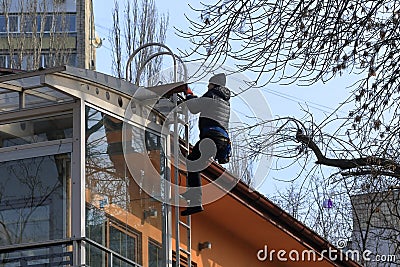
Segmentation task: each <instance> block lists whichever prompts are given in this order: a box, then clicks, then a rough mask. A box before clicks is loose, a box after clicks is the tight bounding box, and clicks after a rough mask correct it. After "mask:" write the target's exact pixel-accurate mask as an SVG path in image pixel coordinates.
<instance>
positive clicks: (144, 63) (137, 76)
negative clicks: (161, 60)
mask: <svg viewBox="0 0 400 267" xmlns="http://www.w3.org/2000/svg"><path fill="white" fill-rule="evenodd" d="M163 55H171V56H173V57H176V58H177V59H178V60H179V62H180V63H181V64H182V66H183V79H184V82H186V81H187V68H186V65H185V64H184V62H183V60H182V59H181V58H180V57H179V56H177V55H176V54H170V52H169V51H164V52H158V53H156V54H153V55H151V56H150V57H149V58H148V59H147V60H146V61H145V62H143V63H142V64H141V66H140V68H139V70H138V71H137V73H136V80H135V84H137V85H139V79H140V76H141V75H142V72H143V70H144V68H145V67H146V65H147V63H149V62H150V61H151V60H152V59H153V58H156V57H158V56H163Z"/></svg>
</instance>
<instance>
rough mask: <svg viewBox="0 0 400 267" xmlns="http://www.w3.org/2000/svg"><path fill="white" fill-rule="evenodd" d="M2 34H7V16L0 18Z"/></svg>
mask: <svg viewBox="0 0 400 267" xmlns="http://www.w3.org/2000/svg"><path fill="white" fill-rule="evenodd" d="M0 32H7V23H6V17H5V16H0Z"/></svg>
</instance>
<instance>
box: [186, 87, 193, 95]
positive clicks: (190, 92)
mask: <svg viewBox="0 0 400 267" xmlns="http://www.w3.org/2000/svg"><path fill="white" fill-rule="evenodd" d="M185 95H186V96H188V95H193V91H192V89H190V87H189V86H188V87H187V88H186V91H185Z"/></svg>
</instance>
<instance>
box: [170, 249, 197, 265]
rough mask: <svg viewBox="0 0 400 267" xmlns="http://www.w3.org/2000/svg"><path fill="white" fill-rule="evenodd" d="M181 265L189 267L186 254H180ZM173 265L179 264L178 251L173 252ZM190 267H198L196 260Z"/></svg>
mask: <svg viewBox="0 0 400 267" xmlns="http://www.w3.org/2000/svg"><path fill="white" fill-rule="evenodd" d="M180 266H181V267H189V264H188V260H187V258H186V257H184V256H182V255H181V256H180ZM172 267H177V265H176V253H175V251H173V252H172ZM190 267H197V263H195V262H193V261H192V264H191V266H190Z"/></svg>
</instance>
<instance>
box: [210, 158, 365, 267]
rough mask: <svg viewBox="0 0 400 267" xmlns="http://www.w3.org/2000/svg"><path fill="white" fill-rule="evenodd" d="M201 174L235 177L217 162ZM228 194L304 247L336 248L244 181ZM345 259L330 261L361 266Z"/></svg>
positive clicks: (338, 264)
mask: <svg viewBox="0 0 400 267" xmlns="http://www.w3.org/2000/svg"><path fill="white" fill-rule="evenodd" d="M203 174H204V175H205V178H206V179H207V180H209V181H210V182H211V181H213V179H215V177H219V176H221V175H228V176H231V178H232V179H237V178H235V177H234V176H233V175H232V174H230V173H229V172H227V171H226V170H225V169H224V168H223V167H222V166H220V165H219V164H217V163H214V164H212V165H210V166H209V167H208V168H207V170H205V171H203ZM228 194H229V196H231V197H233V198H234V199H235V200H236V201H238V202H240V203H241V204H242V205H245V206H246V207H247V208H248V209H250V210H252V211H253V212H254V213H256V214H257V215H258V216H261V217H262V218H263V219H265V220H267V221H269V222H270V223H272V224H275V226H276V227H277V228H281V229H282V230H283V231H285V232H286V233H288V234H289V235H290V236H291V237H292V238H294V239H297V240H298V241H299V242H301V243H303V244H305V245H306V247H309V248H312V249H313V250H314V251H316V252H322V251H324V250H325V251H328V250H332V251H334V250H337V248H336V247H335V246H333V245H332V244H331V243H329V242H328V241H327V240H326V239H324V238H322V237H321V236H320V235H318V234H317V233H316V232H314V231H313V230H311V229H310V228H309V227H307V226H306V225H304V224H303V223H301V222H300V221H298V220H297V219H295V218H293V217H292V216H291V215H290V214H288V213H287V212H285V211H284V210H283V209H281V208H280V207H278V206H277V205H276V204H274V203H273V202H272V201H271V200H269V199H268V198H267V197H265V196H264V195H262V194H261V193H259V192H257V191H255V190H253V189H251V188H249V186H248V185H246V184H245V183H244V182H242V181H240V180H239V181H238V183H237V184H236V186H235V187H234V188H233V189H232V190H231V191H230V192H228ZM206 210H207V209H206ZM258 231H259V230H258ZM338 255H339V254H338ZM341 259H344V260H341ZM345 259H346V257H345V256H344V255H342V257H340V256H338V257H337V260H335V261H332V260H330V261H331V262H332V263H333V264H334V265H337V266H349V267H350V266H361V265H359V264H358V263H357V262H355V261H352V260H345Z"/></svg>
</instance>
